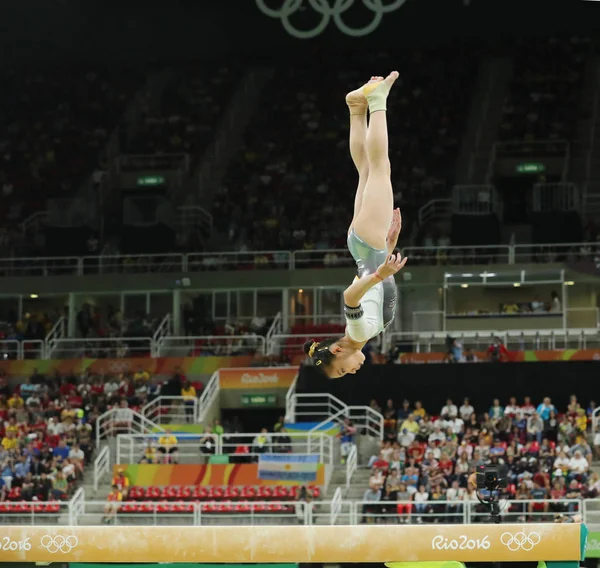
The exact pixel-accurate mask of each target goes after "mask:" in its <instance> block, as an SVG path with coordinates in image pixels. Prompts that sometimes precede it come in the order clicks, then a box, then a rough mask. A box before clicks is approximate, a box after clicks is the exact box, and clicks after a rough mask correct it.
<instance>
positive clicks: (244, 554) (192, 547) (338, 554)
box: [1, 523, 581, 564]
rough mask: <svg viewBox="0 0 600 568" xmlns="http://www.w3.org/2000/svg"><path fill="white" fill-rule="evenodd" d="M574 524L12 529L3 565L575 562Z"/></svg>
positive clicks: (6, 531)
mask: <svg viewBox="0 0 600 568" xmlns="http://www.w3.org/2000/svg"><path fill="white" fill-rule="evenodd" d="M580 533H581V525H579V524H555V523H548V524H529V525H527V524H520V525H513V524H511V525H486V524H481V525H468V526H464V525H435V526H434V525H422V526H406V525H333V526H300V525H296V526H282V525H259V526H244V525H240V526H214V525H207V526H171V525H160V526H146V525H144V526H129V525H123V526H119V527H118V529H115V527H110V526H81V527H80V526H73V527H69V526H60V527H57V526H15V525H6V526H4V527H3V530H2V544H1V546H2V561H3V562H49V561H52V562H72V561H77V562H92V563H104V562H116V563H121V564H122V563H123V558H126V559H127V561H128V562H132V563H135V562H146V563H147V562H167V563H174V562H187V563H190V562H203V563H221V562H236V563H244V562H254V563H267V562H269V563H270V562H293V563H299V562H318V563H332V564H333V563H335V564H338V563H342V562H355V563H356V562H372V563H385V562H403V561H404V562H434V561H443V562H452V561H460V562H476V563H482V562H536V563H537V561H538V560H540V559H542V558H543V559H545V560H546V562H548V561H572V562H573V561H575V562H577V561H579V560H580V558H581V551H580Z"/></svg>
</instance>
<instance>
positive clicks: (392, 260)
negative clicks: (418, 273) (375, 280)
mask: <svg viewBox="0 0 600 568" xmlns="http://www.w3.org/2000/svg"><path fill="white" fill-rule="evenodd" d="M407 260H408V259H406V258H402V255H401V254H400V253H397V254H390V255H389V256H388V257H387V260H386V261H385V262H384V263H383V264H382V265H381V266H380V267H379V268H378V269H377V271H376V272H375V275H376V276H378V277H379V278H380V279H381V280H385V279H386V278H388V277H390V276H393V275H394V274H396V272H398V271H400V270H402V269H403V268H404V265H405V264H406V261H407Z"/></svg>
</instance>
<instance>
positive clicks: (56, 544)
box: [40, 534, 79, 554]
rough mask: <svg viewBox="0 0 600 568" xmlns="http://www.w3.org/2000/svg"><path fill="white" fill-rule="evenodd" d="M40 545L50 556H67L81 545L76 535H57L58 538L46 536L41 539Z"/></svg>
mask: <svg viewBox="0 0 600 568" xmlns="http://www.w3.org/2000/svg"><path fill="white" fill-rule="evenodd" d="M40 544H41V545H42V547H44V548H45V549H46V550H47V551H48V552H49V553H50V554H56V553H57V552H62V553H63V554H67V553H68V552H71V550H73V549H74V548H75V547H76V546H77V545H78V544H79V540H77V537H76V536H74V535H69V536H62V535H60V534H57V535H56V536H52V535H49V534H46V535H44V536H43V537H42V538H41V540H40Z"/></svg>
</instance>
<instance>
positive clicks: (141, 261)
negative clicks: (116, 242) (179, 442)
mask: <svg viewBox="0 0 600 568" xmlns="http://www.w3.org/2000/svg"><path fill="white" fill-rule="evenodd" d="M597 246H598V244H597V243H596V242H580V243H544V244H535V243H531V244H519V245H477V246H464V247H463V246H450V247H444V250H449V251H452V250H457V251H464V250H474V251H482V252H483V251H502V252H503V254H506V256H507V258H508V257H509V254H510V252H511V250H512V248H513V247H518V248H530V249H536V248H543V249H559V250H560V249H566V248H577V249H583V248H587V247H590V248H592V249H595V247H597ZM439 248H440V247H405V248H404V249H402V252H403V253H404V254H406V255H407V256H408V255H409V254H410V253H411V251H423V250H424V251H437V250H439ZM328 252H331V253H335V254H339V255H341V256H342V258H340V259H338V260H339V261H345V260H348V263H349V264H348V265H350V263H351V262H352V258H351V256H350V253H349V252H348V249H327V250H313V251H306V250H297V251H289V250H267V251H260V250H259V251H247V252H212V253H210V252H207V253H190V254H179V253H169V254H138V255H109V256H104V255H98V256H84V257H19V258H4V259H0V273H5V274H6V275H11V274H12V273H15V274H25V275H26V274H31V275H33V276H35V275H36V273H37V272H39V271H40V270H42V271H43V272H44V275H45V276H47V275H51V274H53V273H54V272H56V274H64V273H65V263H66V262H67V261H72V267H73V269H74V271H75V272H74V273H76V274H79V275H82V274H84V273H85V274H101V273H103V272H107V273H110V269H111V268H114V269H115V270H114V272H117V273H118V272H119V271H122V272H124V273H127V271H128V270H129V269H130V268H131V270H136V271H139V269H140V268H142V267H144V266H146V267H149V268H150V269H151V270H148V271H149V272H160V271H161V268H162V266H161V265H164V263H165V261H172V262H171V263H170V264H169V267H170V268H172V269H173V270H175V271H179V272H182V271H184V270H185V269H186V267H193V266H197V265H198V264H201V262H202V261H203V260H205V259H212V260H214V261H215V263H214V265H211V266H207V267H205V268H206V269H210V268H217V267H218V266H219V264H221V265H230V266H231V267H232V268H237V267H238V266H239V264H244V263H250V264H254V261H255V259H256V257H261V256H277V257H278V260H277V261H276V262H275V264H276V265H277V266H278V267H280V268H286V269H289V270H292V269H295V268H299V267H301V265H302V262H303V261H302V256H305V257H307V258H308V259H312V261H317V260H318V258H319V257H320V256H324V255H325V254H327V253H328ZM490 254H491V253H490ZM497 254H498V253H497V252H496V255H497ZM282 257H285V259H286V260H285V261H283V260H282ZM298 257H299V258H298ZM240 259H241V260H240ZM304 262H307V261H304ZM308 262H309V263H310V262H311V260H309V261H308ZM194 263H195V264H194ZM339 265H342V264H341V263H339ZM257 266H259V264H257ZM269 267H272V263H271V264H269Z"/></svg>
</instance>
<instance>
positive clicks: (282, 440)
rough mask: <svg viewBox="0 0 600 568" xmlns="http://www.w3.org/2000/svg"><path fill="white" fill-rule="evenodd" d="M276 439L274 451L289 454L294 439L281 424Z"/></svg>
mask: <svg viewBox="0 0 600 568" xmlns="http://www.w3.org/2000/svg"><path fill="white" fill-rule="evenodd" d="M274 439H275V444H274V446H273V451H274V452H275V453H276V454H289V453H291V452H292V439H291V438H290V437H289V436H288V433H287V430H286V429H285V427H283V426H281V427H280V428H279V429H278V430H277V436H275V437H274Z"/></svg>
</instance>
